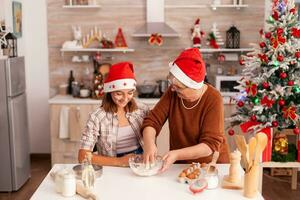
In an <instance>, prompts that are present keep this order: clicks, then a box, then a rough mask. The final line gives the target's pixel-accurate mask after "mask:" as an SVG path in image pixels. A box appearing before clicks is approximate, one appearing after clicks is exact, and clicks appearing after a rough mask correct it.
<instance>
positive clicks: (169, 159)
mask: <svg viewBox="0 0 300 200" xmlns="http://www.w3.org/2000/svg"><path fill="white" fill-rule="evenodd" d="M177 159H178V151H176V150H174V151H169V152H168V153H167V154H166V155H164V157H163V161H164V163H163V166H162V168H161V170H160V172H161V173H162V172H164V171H166V170H167V169H169V168H170V166H171V165H172V164H173V163H174V162H175V161H176V160H177Z"/></svg>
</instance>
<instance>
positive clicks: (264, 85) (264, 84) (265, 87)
mask: <svg viewBox="0 0 300 200" xmlns="http://www.w3.org/2000/svg"><path fill="white" fill-rule="evenodd" d="M262 86H263V88H264V89H268V88H269V86H270V85H269V83H268V82H263V84H262Z"/></svg>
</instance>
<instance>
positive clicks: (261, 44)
mask: <svg viewBox="0 0 300 200" xmlns="http://www.w3.org/2000/svg"><path fill="white" fill-rule="evenodd" d="M259 46H260V48H264V47H266V46H267V45H266V43H265V42H261V43H259Z"/></svg>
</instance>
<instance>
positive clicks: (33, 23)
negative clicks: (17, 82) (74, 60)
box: [0, 0, 50, 153]
mask: <svg viewBox="0 0 300 200" xmlns="http://www.w3.org/2000/svg"><path fill="white" fill-rule="evenodd" d="M2 1H3V0H1V7H2V5H4V6H3V7H4V10H5V14H4V16H5V23H6V25H7V26H8V27H9V28H10V30H12V3H11V1H10V0H4V2H3V4H2ZM19 2H21V3H22V15H23V16H22V19H23V21H22V25H23V27H22V28H23V33H22V37H21V38H19V39H18V54H19V55H20V56H21V55H24V56H25V67H26V71H25V72H26V87H27V90H26V92H27V108H28V121H29V135H30V152H31V153H49V152H50V133H49V132H50V128H49V127H50V126H49V111H48V99H49V77H48V75H49V71H48V45H47V21H46V16H47V15H46V12H47V11H46V0H38V1H36V0H19ZM0 16H1V15H0Z"/></svg>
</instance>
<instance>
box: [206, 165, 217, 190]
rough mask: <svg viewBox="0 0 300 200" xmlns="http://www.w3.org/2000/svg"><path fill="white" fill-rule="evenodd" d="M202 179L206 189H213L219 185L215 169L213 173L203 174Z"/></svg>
mask: <svg viewBox="0 0 300 200" xmlns="http://www.w3.org/2000/svg"><path fill="white" fill-rule="evenodd" d="M204 178H205V180H206V181H207V189H215V188H217V187H218V185H219V175H218V170H217V169H215V170H214V171H212V172H211V171H210V172H206V171H205V172H204Z"/></svg>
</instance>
